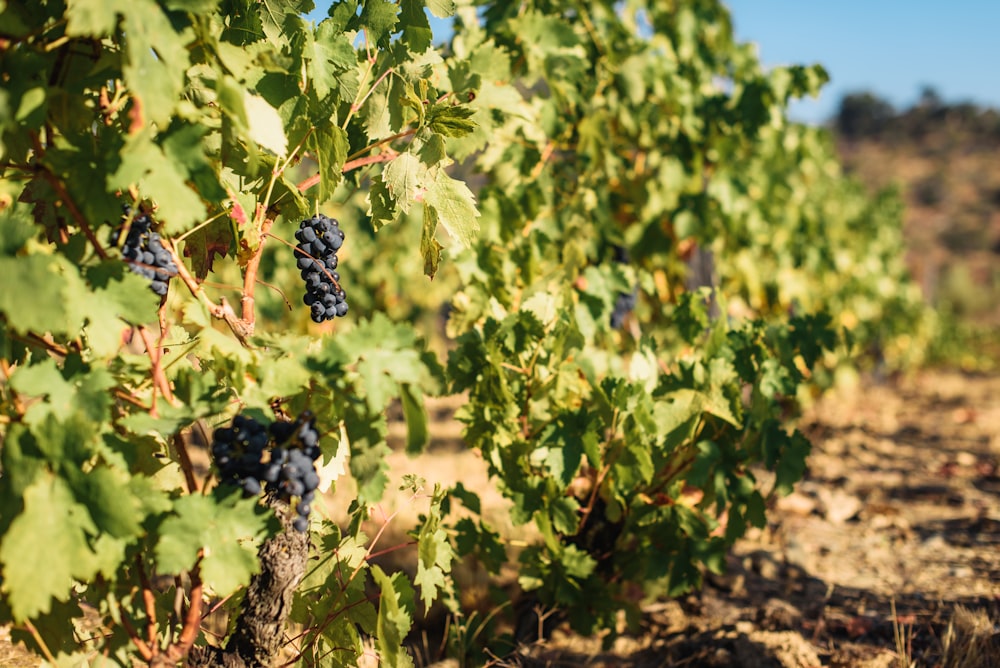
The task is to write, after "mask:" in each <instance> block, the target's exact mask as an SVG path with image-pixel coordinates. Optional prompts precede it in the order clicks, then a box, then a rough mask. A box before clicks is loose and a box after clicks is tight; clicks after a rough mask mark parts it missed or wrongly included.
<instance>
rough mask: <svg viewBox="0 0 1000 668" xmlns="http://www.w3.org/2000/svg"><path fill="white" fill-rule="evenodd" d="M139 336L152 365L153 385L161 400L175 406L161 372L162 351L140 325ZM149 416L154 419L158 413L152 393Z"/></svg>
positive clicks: (167, 382)
mask: <svg viewBox="0 0 1000 668" xmlns="http://www.w3.org/2000/svg"><path fill="white" fill-rule="evenodd" d="M137 329H138V330H139V336H140V337H142V342H143V343H144V344H145V346H146V353H147V354H148V355H149V361H150V364H152V366H153V369H152V373H153V383H154V385H155V387H156V388H157V389H159V390H160V393H161V394H162V395H163V398H164V399H166V400H167V402H168V403H169V404H171V405H176V404H177V401H176V400H175V399H174V393H173V391H172V390H171V389H170V381H169V380H168V379H167V374H166V373H165V372H164V370H163V364H162V362H163V355H162V352H163V350H162V349H161V348H160V347H159V344H158V343H157V344H154V343H153V337H151V336H150V335H149V330H147V329H146V328H145V327H144V326H142V325H140V326H139V327H138V328H137ZM149 414H150V416H151V417H153V418H156V417H157V416H158V411H157V410H156V393H155V392H154V393H153V403H152V406H150V409H149Z"/></svg>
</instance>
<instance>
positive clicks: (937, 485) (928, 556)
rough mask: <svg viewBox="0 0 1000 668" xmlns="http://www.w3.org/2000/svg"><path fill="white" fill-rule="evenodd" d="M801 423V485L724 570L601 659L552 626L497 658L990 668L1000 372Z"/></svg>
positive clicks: (928, 383) (890, 394) (898, 384)
mask: <svg viewBox="0 0 1000 668" xmlns="http://www.w3.org/2000/svg"><path fill="white" fill-rule="evenodd" d="M802 426H803V428H804V429H805V431H806V432H807V433H808V434H809V435H810V436H811V437H812V439H813V442H814V444H815V450H814V454H813V456H812V458H811V460H810V465H809V471H808V474H807V476H806V479H805V480H804V481H803V482H802V483H801V484H800V485H799V486H798V487H797V491H796V492H794V493H793V494H792V495H790V496H788V497H786V498H784V499H781V500H780V501H779V502H777V503H776V505H775V507H774V509H773V511H772V513H771V514H770V515H769V520H770V524H769V526H768V527H767V528H766V529H764V530H761V531H756V532H754V533H752V534H751V535H749V536H748V537H747V538H746V539H744V540H742V541H741V542H740V543H739V544H738V545H737V546H736V548H735V550H734V552H733V554H732V556H731V559H730V572H729V574H727V575H726V576H724V577H717V578H712V579H710V580H709V582H708V583H707V585H706V587H705V588H704V590H703V591H701V592H699V593H697V594H694V595H691V596H688V597H686V598H684V599H682V600H677V601H665V602H662V603H658V604H655V605H651V606H649V607H647V609H646V616H645V617H646V619H645V628H644V629H643V632H642V633H641V634H640V635H638V636H632V637H625V638H621V639H619V640H618V641H617V642H616V643H615V644H614V645H613V647H612V649H611V650H602V649H601V642H600V639H599V638H588V639H582V638H577V637H573V636H571V635H566V634H559V633H557V634H556V636H555V637H553V638H552V639H551V640H549V641H547V642H544V643H538V644H536V645H534V646H531V647H525V648H522V650H521V652H520V655H519V656H518V657H514V658H511V657H508V658H507V659H506V660H505V661H504V662H500V663H498V665H502V664H503V663H506V664H513V665H524V666H608V667H610V666H633V667H636V668H638V667H640V666H642V667H645V666H650V667H652V666H720V667H721V666H732V667H734V668H739V667H744V668H757V667H764V666H767V667H783V668H807V667H812V666H844V667H847V666H858V667H863V668H875V667H889V666H893V667H897V666H898V667H900V668H909V667H910V666H928V667H930V666H945V667H948V668H952V667H955V668H959V667H961V668H980V667H981V668H987V667H989V666H1000V467H998V465H1000V378H998V377H985V376H970V375H962V374H952V373H943V372H926V373H922V374H920V375H918V376H915V377H913V378H910V379H905V380H899V381H895V382H889V383H883V384H877V383H868V384H863V385H861V386H859V387H856V388H852V389H849V390H844V391H841V392H839V393H837V394H832V395H830V396H828V397H825V398H824V399H823V400H821V401H820V402H819V403H818V404H817V405H816V406H815V407H814V408H812V409H811V410H810V412H809V413H808V415H807V416H806V418H805V420H804V422H803V425H802ZM949 627H950V628H951V631H949Z"/></svg>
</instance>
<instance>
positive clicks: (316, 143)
mask: <svg viewBox="0 0 1000 668" xmlns="http://www.w3.org/2000/svg"><path fill="white" fill-rule="evenodd" d="M306 147H307V148H308V149H309V152H310V153H311V154H312V157H313V159H314V160H316V162H317V164H318V166H319V201H321V202H325V201H327V200H329V199H330V197H332V196H333V189H334V188H335V187H336V186H337V184H338V183H340V180H341V178H342V177H343V172H342V170H343V168H344V161H345V160H347V149H348V143H347V133H346V132H344V131H343V130H342V129H340V128H339V127H337V126H336V125H333V124H332V123H324V124H322V125H319V126H317V127H316V128H314V129H313V132H312V134H311V135H309V138H308V139H307V140H306Z"/></svg>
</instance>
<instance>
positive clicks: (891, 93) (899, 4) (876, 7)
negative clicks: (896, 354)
mask: <svg viewBox="0 0 1000 668" xmlns="http://www.w3.org/2000/svg"><path fill="white" fill-rule="evenodd" d="M724 2H725V4H726V5H727V6H728V7H729V8H730V10H731V12H732V16H733V26H734V29H735V31H736V36H737V38H738V39H739V40H741V41H748V42H755V43H756V44H757V46H758V52H759V54H760V58H761V61H762V62H763V63H764V65H765V66H773V65H788V64H812V63H820V64H822V65H823V66H824V67H826V69H827V71H828V72H829V73H830V79H831V81H830V83H829V84H827V86H826V87H825V88H824V90H823V93H822V95H820V97H819V99H815V100H814V99H807V100H803V101H800V102H797V103H794V104H793V106H792V109H791V115H792V117H793V118H795V119H796V120H799V121H804V122H808V123H820V122H823V121H825V120H826V119H828V118H829V117H831V116H832V115H833V114H835V113H836V110H837V107H838V105H839V103H840V99H841V97H842V96H843V95H844V94H845V93H850V92H856V91H863V90H870V91H872V92H874V93H876V94H878V95H879V96H881V97H883V98H884V99H886V100H888V101H889V102H891V103H892V104H893V105H894V106H896V107H897V108H904V107H906V106H909V105H910V104H912V103H913V102H915V101H916V100H917V98H918V97H919V95H920V91H921V90H922V88H923V87H924V86H931V87H933V88H934V89H935V90H936V91H937V92H938V93H939V94H940V95H941V97H942V98H944V100H945V101H947V102H959V101H971V102H975V103H977V104H981V105H989V106H993V107H998V108H1000V0H952V1H950V2H945V1H944V0H724ZM316 5H317V9H316V10H315V11H314V12H312V13H311V14H310V15H309V18H312V19H314V20H320V19H322V18H323V17H325V16H326V8H327V7H329V5H330V0H316ZM446 26H447V23H445V22H438V21H434V22H433V23H432V27H433V28H434V31H435V38H437V39H440V38H442V37H445V36H446V34H443V33H444V30H447V27H446ZM439 28H441V29H442V32H441V33H439V32H438V31H439Z"/></svg>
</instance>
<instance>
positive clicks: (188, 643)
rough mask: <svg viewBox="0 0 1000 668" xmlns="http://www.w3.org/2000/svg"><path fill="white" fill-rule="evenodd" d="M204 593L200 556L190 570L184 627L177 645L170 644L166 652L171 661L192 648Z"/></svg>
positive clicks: (199, 623)
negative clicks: (189, 593)
mask: <svg viewBox="0 0 1000 668" xmlns="http://www.w3.org/2000/svg"><path fill="white" fill-rule="evenodd" d="M203 593H204V583H203V582H202V581H201V555H199V556H198V561H197V562H195V565H194V568H192V569H191V603H190V604H189V605H188V609H187V614H186V615H185V616H184V627H183V628H182V629H181V634H180V637H179V638H178V639H177V643H175V644H172V645H171V646H170V648H169V649H168V650H167V653H168V654H169V655H170V658H171V659H174V660H175V661H179V660H181V659H183V658H184V657H186V656H187V655H188V652H190V651H191V648H192V647H194V641H195V640H196V639H197V637H198V629H199V628H201V608H202V605H203V601H202V594H203Z"/></svg>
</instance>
